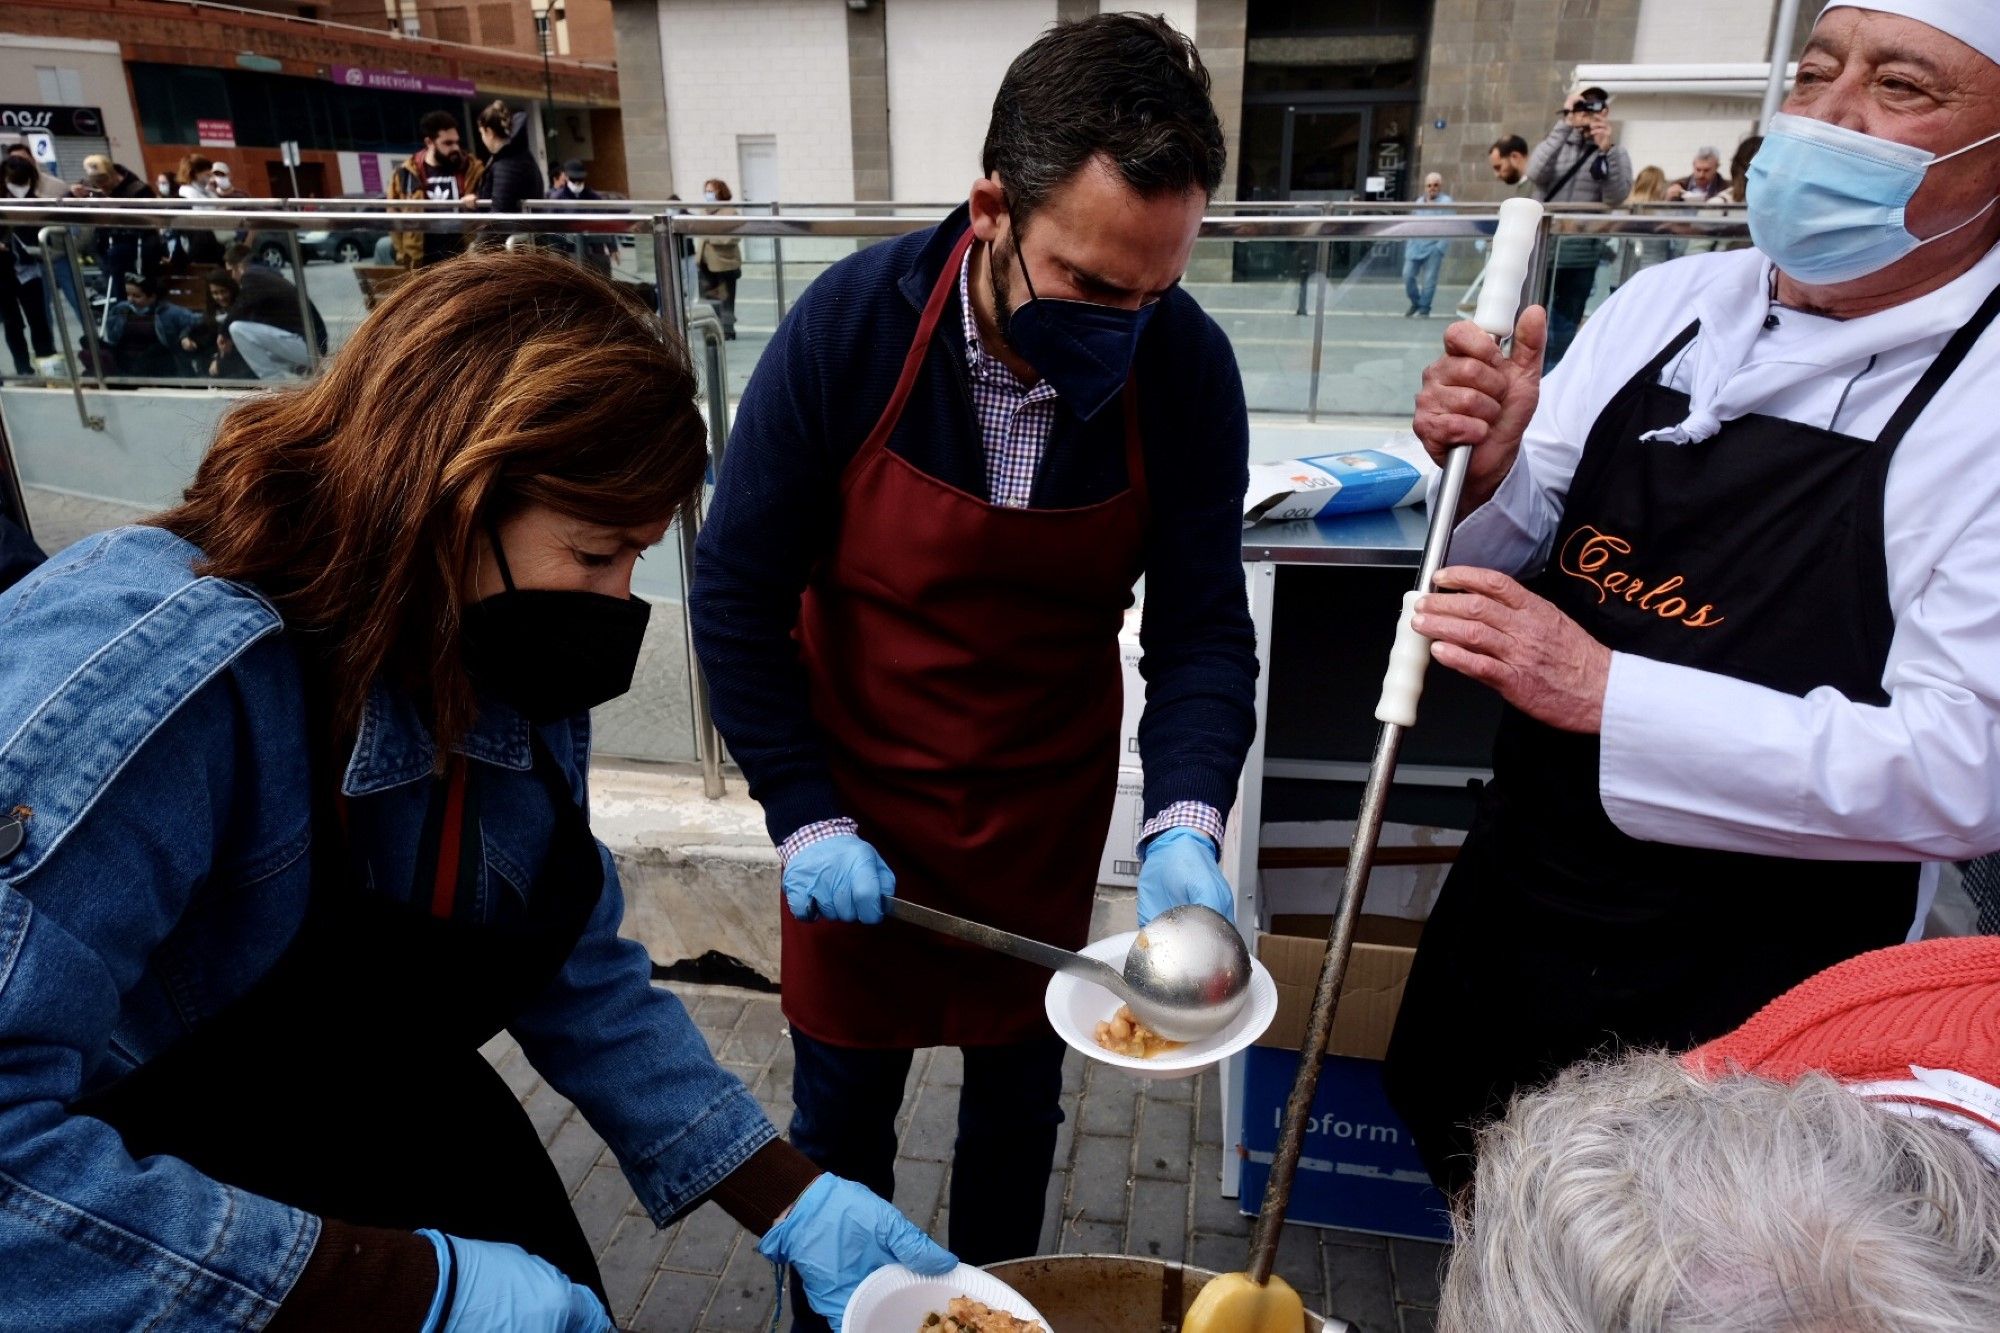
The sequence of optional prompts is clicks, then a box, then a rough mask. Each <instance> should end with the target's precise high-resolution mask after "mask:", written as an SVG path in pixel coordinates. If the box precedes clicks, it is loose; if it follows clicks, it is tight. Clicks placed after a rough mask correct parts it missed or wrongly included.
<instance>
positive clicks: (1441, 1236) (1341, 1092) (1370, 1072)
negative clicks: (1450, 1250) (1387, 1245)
mask: <svg viewBox="0 0 2000 1333" xmlns="http://www.w3.org/2000/svg"><path fill="white" fill-rule="evenodd" d="M1297 1071H1298V1056H1296V1055H1294V1054H1293V1053H1292V1052H1290V1051H1280V1050H1272V1049H1270V1048H1268V1047H1260V1046H1253V1047H1251V1048H1250V1049H1249V1050H1248V1051H1246V1052H1244V1076H1243V1086H1244V1097H1243V1142H1242V1144H1241V1145H1239V1147H1238V1151H1239V1152H1241V1153H1242V1154H1243V1193H1242V1196H1241V1197H1242V1208H1243V1211H1244V1213H1245V1214H1246V1215H1249V1216H1252V1217H1254V1216H1256V1214H1257V1209H1258V1207H1259V1205H1260V1204H1262V1202H1263V1199H1264V1185H1265V1182H1266V1181H1267V1179H1268V1178H1269V1176H1270V1172H1271V1157H1272V1154H1273V1153H1274V1152H1276V1151H1277V1147H1278V1128H1279V1125H1280V1123H1281V1122H1282V1121H1283V1119H1284V1114H1285V1101H1286V1099H1287V1098H1288V1097H1289V1096H1290V1095H1291V1091H1292V1078H1293V1076H1294V1075H1295V1074H1296V1073H1297ZM1285 1220H1286V1222H1287V1223H1292V1222H1303V1223H1305V1224H1306V1225H1307V1226H1315V1227H1340V1228H1343V1229H1345V1230H1348V1231H1369V1232H1374V1233H1375V1234H1377V1235H1382V1236H1403V1237H1408V1238H1410V1239H1412V1240H1428V1241H1448V1240H1450V1239H1451V1218H1450V1213H1449V1211H1448V1208H1447V1205H1446V1203H1445V1199H1444V1195H1442V1194H1440V1193H1438V1191H1437V1189H1436V1187H1435V1186H1433V1185H1432V1184H1431V1181H1430V1177H1429V1176H1428V1175H1426V1174H1425V1172H1424V1164H1423V1159H1422V1158H1420V1157H1419V1156H1418V1155H1417V1149H1416V1144H1415V1142H1414V1141H1413V1140H1412V1139H1411V1138H1410V1131H1409V1130H1408V1129H1407V1128H1406V1127H1405V1126H1404V1125H1403V1122H1402V1121H1401V1120H1400V1119H1399V1118H1398V1117H1397V1115H1396V1113H1395V1111H1394V1110H1392V1109H1391V1108H1390V1106H1389V1098H1388V1094H1387V1093H1385V1092H1384V1091H1383V1090H1382V1066H1381V1065H1380V1064H1378V1063H1377V1062H1375V1061H1373V1060H1356V1059H1351V1058H1349V1057H1346V1056H1329V1057H1328V1058H1327V1061H1326V1064H1325V1065H1324V1066H1323V1067H1322V1068H1321V1070H1320V1076H1319V1088H1318V1090H1317V1092H1316V1093H1315V1095H1314V1097H1313V1118H1312V1119H1311V1120H1310V1121H1309V1122H1308V1123H1307V1126H1306V1139H1305V1146H1304V1148H1303V1149H1302V1150H1301V1152H1300V1153H1299V1169H1298V1173H1297V1174H1296V1175H1294V1176H1293V1177H1292V1197H1291V1202H1290V1204H1289V1205H1288V1206H1287V1208H1286V1210H1285Z"/></svg>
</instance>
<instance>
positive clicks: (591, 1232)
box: [487, 985, 1444, 1333]
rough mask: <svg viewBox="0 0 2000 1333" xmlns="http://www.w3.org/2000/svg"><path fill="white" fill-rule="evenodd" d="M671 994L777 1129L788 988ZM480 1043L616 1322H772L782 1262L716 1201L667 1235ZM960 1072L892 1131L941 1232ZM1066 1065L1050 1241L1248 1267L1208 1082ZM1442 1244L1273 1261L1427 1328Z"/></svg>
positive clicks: (948, 1069) (1345, 1306) (1365, 1323)
mask: <svg viewBox="0 0 2000 1333" xmlns="http://www.w3.org/2000/svg"><path fill="white" fill-rule="evenodd" d="M669 989H671V990H673V991H674V992H675V993H676V994H677V995H679V996H680V997H681V999H682V1000H683V1002H684V1003H686V1004H687V1005H688V1007H689V1009H690V1010H691V1011H692V1012H693V1014H694V1018H695V1022H696V1023H697V1024H698V1025H699V1026H700V1027H701V1030H702V1032H703V1034H704V1035H706V1036H707V1038H708V1042H709V1046H710V1048H711V1049H713V1050H714V1051H715V1053H716V1055H717V1057H718V1058H719V1059H720V1060H721V1061H722V1063H723V1064H725V1065H726V1066H728V1067H729V1068H730V1069H731V1070H733V1071H734V1072H735V1073H736V1074H737V1075H738V1076H740V1077H741V1078H742V1079H743V1081H744V1082H745V1083H747V1084H748V1085H749V1086H750V1088H751V1090H752V1091H753V1092H755V1093H756V1095H757V1098H758V1100H759V1101H761V1102H762V1103H763V1104H764V1107H765V1109H766V1110H767V1111H768V1112H769V1113H770V1115H771V1117H772V1119H773V1120H775V1121H776V1122H777V1123H778V1125H779V1127H780V1128H781V1129H782V1128H783V1127H784V1125H785V1124H786V1123H787V1121H788V1120H789V1119H790V1117H791V1112H792V1103H791V1079H792V1047H791V1042H790V1040H789V1039H788V1037H787V1035H786V1031H785V1022H784V1017H783V1015H782V1014H780V1013H779V1010H778V999H777V997H776V996H775V995H764V994H758V993H754V992H750V991H739V990H732V989H726V988H720V987H700V986H682V985H670V986H669ZM487 1055H488V1058H490V1059H491V1060H492V1061H493V1062H494V1064H495V1065H496V1066H497V1067H498V1068H499V1070H500V1072H501V1074H502V1075H503V1076H505V1078H506V1079H507V1081H508V1082H509V1084H511V1085H512V1086H513V1088H514V1090H515V1092H516V1093H517V1094H518V1095H519V1096H520V1097H521V1099H522V1102H523V1104H524V1105H525V1106H526V1107H527V1110H528V1114H529V1115H530V1116H531V1117H532V1118H533V1119H534V1122H535V1125H536V1127H537V1128H539V1129H540V1130H541V1133H542V1141H543V1142H544V1143H545V1144H547V1145H548V1149H549V1154H550V1156H551V1157H552V1158H553V1159H554V1160H555V1164H556V1167H557V1169H558V1170H559V1171H561V1173H562V1177H563V1180H564V1183H566V1184H567V1185H568V1186H569V1189H570V1193H571V1198H572V1200H573V1202H574V1204H575V1207H576V1212H577V1217H578V1218H579V1219H580V1220H581V1222H582V1223H583V1229H584V1233H585V1235H587V1236H588V1237H589V1238H590V1242H591V1244H592V1245H593V1246H594V1247H595V1248H596V1250H597V1256H598V1263H599V1266H600V1267H601V1269H602V1271H603V1274H604V1284H605V1287H606V1289H607V1291H608V1292H609V1294H610V1296H611V1303H612V1311H611V1313H612V1316H613V1318H614V1319H616V1320H617V1322H618V1324H619V1326H620V1327H621V1328H627V1329H632V1330H638V1331H643V1333H663V1331H665V1330H717V1331H718V1333H720V1331H722V1330H741V1331H742V1333H762V1330H765V1329H768V1328H769V1327H770V1326H771V1315H772V1309H773V1302H774V1299H775V1297H774V1285H773V1281H772V1271H771V1266H770V1264H769V1263H767V1262H766V1261H765V1260H764V1259H762V1258H761V1257H759V1256H758V1254H757V1251H756V1247H755V1244H754V1242H752V1241H751V1240H750V1239H749V1238H748V1237H747V1236H746V1235H745V1233H744V1232H743V1231H742V1230H741V1229H740V1228H738V1227H737V1226H736V1224H735V1223H734V1222H733V1221H731V1220H730V1219H729V1218H728V1217H727V1216H725V1215H724V1214H723V1213H722V1211H721V1210H720V1209H718V1208H717V1207H716V1206H715V1205H714V1204H707V1205H704V1206H703V1207H702V1208H700V1209H698V1210H697V1211H695V1212H694V1213H692V1214H690V1215H689V1216H687V1217H685V1218H683V1219H682V1220H681V1221H679V1222H678V1223H676V1224H675V1225H673V1226H671V1227H669V1228H667V1229H666V1230H665V1231H658V1230H656V1229H655V1228H654V1226H653V1224H652V1222H651V1221H650V1220H649V1219H648V1218H647V1217H646V1216H645V1214H644V1213H643V1212H641V1211H640V1209H639V1206H638V1203H637V1201H636V1200H634V1199H633V1197H632V1192H631V1189H630V1187H629V1186H627V1185H626V1183H625V1178H624V1177H623V1176H622V1175H621V1174H620V1173H619V1171H618V1166H617V1163H616V1162H615V1161H614V1160H613V1159H612V1157H611V1154H610V1153H609V1152H608V1151H607V1150H606V1149H605V1147H604V1144H603V1142H602V1140H600V1139H599V1138H598V1137H597V1135H596V1134H595V1133H593V1132H592V1131H591V1129H590V1127H589V1126H588V1125H586V1124H585V1123H584V1121H583V1117H582V1116H580V1115H578V1114H577V1113H576V1112H575V1110H574V1108H573V1107H571V1106H570V1104H569V1103H568V1102H566V1101H564V1100H563V1099H562V1098H561V1097H560V1096H558V1095H557V1094H556V1092H555V1091H554V1089H552V1088H550V1087H549V1086H548V1085H547V1084H545V1083H543V1082H542V1081H541V1079H540V1078H539V1077H538V1076H537V1075H536V1074H535V1072H534V1070H533V1069H532V1068H530V1067H529V1065H528V1062H527V1061H526V1060H525V1059H523V1058H522V1056H521V1053H520V1051H519V1049H518V1048H517V1047H515V1046H514V1044H513V1042H512V1041H511V1039H509V1038H507V1037H505V1036H504V1035H503V1036H502V1037H499V1038H496V1039H495V1041H494V1042H493V1043H492V1044H491V1045H490V1046H489V1047H488V1049H487ZM960 1073H961V1059H960V1056H959V1053H958V1051H956V1050H955V1049H951V1048H940V1049H937V1050H930V1051H919V1052H918V1053H917V1057H916V1060H915V1062H914V1063H913V1064H912V1066H911V1069H910V1082H909V1088H908V1091H907V1092H906V1093H905V1096H904V1102H903V1112H902V1118H901V1120H900V1122H899V1125H898V1129H899V1131H900V1138H901V1142H902V1151H901V1153H900V1155H899V1156H898V1158H897V1162H896V1199H895V1202H896V1206H897V1207H898V1208H900V1209H902V1210H903V1212H904V1213H906V1214H907V1215H909V1216H910V1217H911V1218H914V1219H915V1220H916V1222H917V1223H918V1225H920V1226H923V1227H925V1228H926V1229H927V1230H929V1231H930V1232H931V1233H932V1234H933V1235H936V1236H938V1237H939V1238H942V1237H943V1236H944V1233H945V1225H946V1219H947V1213H948V1209H947V1208H946V1204H945V1200H946V1197H947V1196H946V1193H945V1181H946V1173H947V1171H948V1169H949V1168H948V1162H949V1160H950V1157H951V1144H952V1137H953V1134H954V1132H955V1128H956V1115H957V1111H956V1107H957V1098H958V1084H959V1081H960ZM1063 1074H1064V1079H1063V1110H1064V1112H1065V1114H1066V1115H1067V1117H1068V1119H1067V1121H1066V1123H1065V1124H1064V1125H1063V1129H1062V1135H1061V1138H1060V1139H1059V1140H1058V1141H1057V1145H1056V1172H1055V1175H1054V1176H1053V1177H1052V1178H1051V1179H1050V1181H1049V1209H1048V1215H1047V1217H1046V1219H1045V1220H1044V1223H1043V1233H1042V1245H1041V1249H1042V1251H1043V1252H1044V1253H1055V1252H1062V1253H1098V1254H1104V1253H1115V1254H1137V1255H1158V1256H1160V1257H1162V1258H1167V1259H1176V1260H1181V1261H1184V1262H1188V1263H1193V1264H1196V1265H1198V1266H1200V1267H1204V1268H1211V1269H1217V1270H1224V1271H1226V1270H1230V1269H1236V1268H1241V1267H1242V1266H1243V1264H1244V1260H1245V1255H1246V1251H1247V1248H1248V1244H1249V1239H1248V1238H1249V1234H1250V1219H1248V1218H1246V1217H1244V1216H1242V1215H1241V1214H1240V1213H1238V1212H1237V1209H1236V1201H1235V1200H1233V1199H1224V1198H1222V1197H1221V1196H1220V1195H1219V1194H1218V1193H1217V1189H1216V1181H1217V1179H1218V1172H1219V1171H1220V1169H1221V1156H1220V1154H1221V1147H1220V1141H1221V1133H1222V1130H1221V1107H1220V1102H1219V1100H1218V1097H1217V1088H1216V1083H1215V1080H1214V1078H1213V1077H1212V1076H1211V1075H1203V1076H1201V1077H1198V1078H1194V1079H1188V1080H1182V1081H1173V1082H1141V1081H1139V1080H1135V1079H1132V1078H1129V1077H1128V1076H1126V1075H1124V1074H1122V1073H1120V1072H1119V1071H1117V1070H1115V1069H1112V1068H1110V1067H1108V1066H1105V1065H1100V1064H1097V1063H1095V1062H1094V1061H1090V1060H1086V1059H1084V1058H1083V1057H1082V1056H1081V1055H1077V1054H1075V1053H1072V1054H1071V1056H1070V1059H1069V1062H1068V1063H1067V1064H1066V1065H1065V1066H1064V1069H1063ZM1443 1254H1444V1250H1443V1247H1441V1246H1437V1245H1428V1244H1422V1243H1418V1242H1413V1241H1401V1240H1397V1241H1385V1240H1383V1239H1382V1238H1380V1237H1377V1236H1366V1235H1361V1234H1358V1233H1354V1232H1344V1231H1327V1230H1321V1229H1318V1228H1314V1227H1304V1226H1296V1227H1288V1228H1286V1231H1285V1235H1284V1239H1283V1241H1282V1243H1281V1246H1280V1249H1279V1256H1278V1271H1279V1273H1280V1274H1281V1275H1283V1276H1284V1278H1285V1279H1286V1280H1287V1281H1289V1282H1290V1283H1291V1284H1292V1285H1293V1286H1294V1287H1296V1288H1298V1290H1299V1292H1300V1293H1301V1294H1302V1295H1303V1296H1304V1297H1305V1299H1306V1304H1307V1305H1308V1306H1309V1307H1310V1308H1312V1309H1316V1310H1321V1311H1324V1312H1326V1313H1329V1314H1334V1315H1337V1316H1339V1317H1340V1318H1343V1319H1346V1320H1348V1321H1349V1322H1350V1324H1351V1325H1352V1326H1353V1327H1354V1328H1355V1329H1356V1330H1357V1333H1430V1330H1431V1329H1432V1328H1433V1309H1434V1307H1435V1305H1436V1303H1437V1277H1438V1268H1439V1264H1440V1261H1441V1260H1442V1258H1443ZM787 1323H789V1318H788V1319H787ZM1056 1333H1060V1330H1057V1331H1056Z"/></svg>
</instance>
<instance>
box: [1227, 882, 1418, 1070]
mask: <svg viewBox="0 0 2000 1333" xmlns="http://www.w3.org/2000/svg"><path fill="white" fill-rule="evenodd" d="M1331 927H1332V921H1331V919H1330V918H1328V917H1323V916H1280V917H1273V918H1272V919H1271V930H1270V932H1269V933H1268V934H1260V935H1259V936H1258V937H1257V957H1258V959H1259V960H1261V961H1262V962H1263V964H1264V966H1265V967H1267V968H1269V969H1270V970H1271V979H1272V980H1273V981H1275V982H1277V983H1278V1016H1277V1017H1276V1018H1274V1019H1273V1020H1271V1026H1270V1027H1269V1028H1267V1029H1265V1032H1264V1035H1263V1036H1262V1037H1260V1038H1258V1039H1257V1044H1258V1045H1259V1046H1268V1047H1278V1048H1282V1049H1285V1050H1293V1051H1296V1050H1297V1049H1298V1048H1299V1043H1300V1042H1302V1041H1304V1040H1305V1035H1306V1020H1307V1018H1308V1017H1309V1016H1310V1015H1311V1012H1312V996H1313V990H1314V988H1315V987H1317V986H1318V985H1319V972H1320V967H1321V965H1322V964H1323V963H1324V962H1325V960H1326V933H1327V931H1328V930H1329V929H1330V928H1331ZM1423 929H1424V928H1423V924H1422V923H1421V922H1417V921H1402V920H1398V919H1396V918H1394V917H1379V916H1364V917H1362V918H1361V921H1360V923H1359V924H1358V925H1357V926H1356V927H1355V932H1354V952H1353V953H1352V954H1351V955H1350V956H1349V958H1348V961H1347V976H1346V978H1345V980H1344V981H1343V982H1342V984H1341V988H1340V1003H1339V1005H1338V1006H1336V1008H1335V1009H1334V1013H1333V1032H1332V1033H1331V1034H1330V1035H1329V1036H1328V1038H1327V1043H1326V1049H1327V1053H1328V1054H1330V1055H1340V1056H1352V1057H1356V1058H1358V1059H1362V1060H1380V1059H1381V1058H1382V1057H1383V1056H1384V1055H1386V1054H1388V1051H1389V1034H1390V1033H1391V1032H1392V1031H1394V1029H1395V1026H1396V1011H1397V1010H1398V1009H1400V1008H1401V1007H1402V1004H1403V983H1404V982H1406V981H1408V980H1409V976H1410V963H1411V962H1412V961H1413V960H1414V959H1415V958H1416V956H1417V940H1418V938H1419V937H1420V936H1421V935H1422V934H1423Z"/></svg>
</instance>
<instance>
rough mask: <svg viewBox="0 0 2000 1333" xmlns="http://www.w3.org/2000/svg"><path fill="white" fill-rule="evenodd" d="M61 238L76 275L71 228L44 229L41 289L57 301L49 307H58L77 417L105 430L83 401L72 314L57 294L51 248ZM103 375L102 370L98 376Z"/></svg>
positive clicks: (87, 425) (39, 236) (88, 426)
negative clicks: (70, 321) (71, 331)
mask: <svg viewBox="0 0 2000 1333" xmlns="http://www.w3.org/2000/svg"><path fill="white" fill-rule="evenodd" d="M58 238H60V239H61V240H62V242H63V253H64V254H65V255H66V256H68V257H69V261H70V264H69V271H70V273H71V274H73V275H74V274H76V273H77V265H76V258H75V254H76V246H75V244H74V238H73V237H71V236H70V234H69V228H68V227H44V228H42V229H41V231H40V232H39V233H38V234H37V235H36V239H37V240H38V241H40V242H41V249H42V283H43V286H42V290H43V291H45V292H54V293H55V298H56V299H55V300H54V301H51V302H50V303H49V304H50V305H52V306H54V307H55V312H56V332H57V333H58V334H60V335H61V336H62V354H63V370H64V371H65V372H66V373H67V374H68V375H69V391H70V393H71V395H73V396H74V397H75V399H76V415H77V418H78V419H79V420H80V421H82V422H83V424H84V426H85V428H86V429H89V430H103V429H104V418H103V417H100V416H94V415H92V414H91V411H90V405H89V404H88V403H86V402H85V401H84V399H83V380H82V378H81V377H80V376H79V375H78V374H77V365H76V343H75V342H74V341H73V340H72V339H71V338H70V336H69V315H68V313H67V312H66V311H64V310H63V300H62V293H61V292H59V291H56V263H55V260H53V259H50V258H49V247H50V246H51V245H53V244H54V243H55V241H56V240H57V239H58ZM84 327H85V328H86V329H87V328H89V327H90V321H89V320H85V321H84ZM102 373H103V372H102V370H101V368H100V370H99V374H102Z"/></svg>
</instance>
